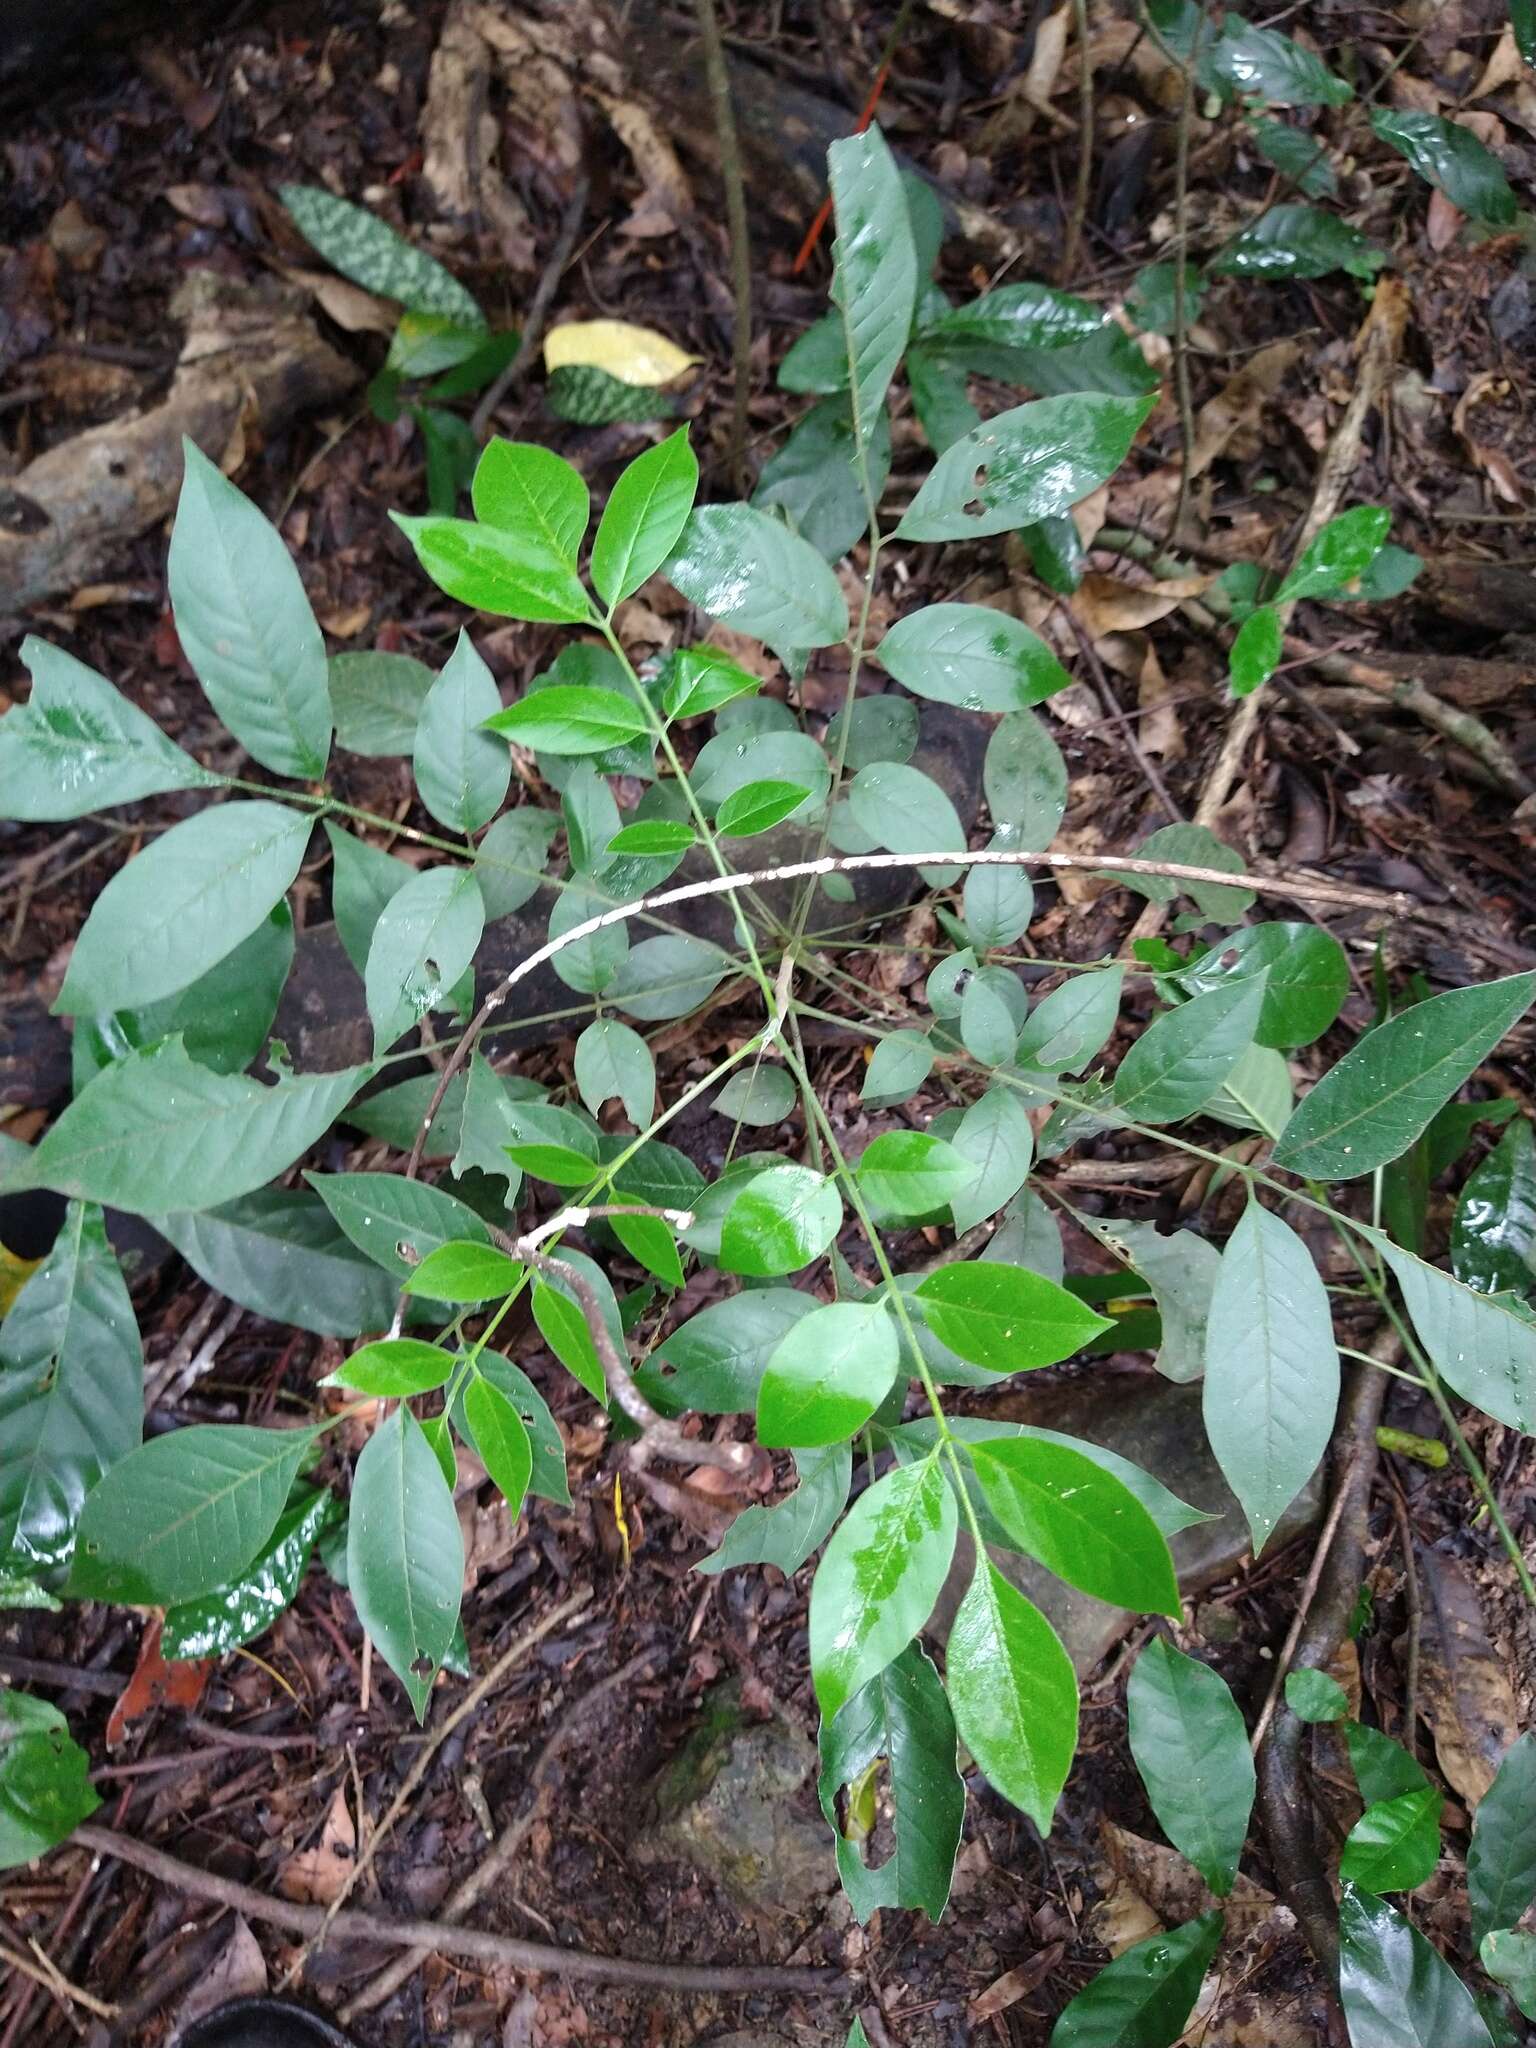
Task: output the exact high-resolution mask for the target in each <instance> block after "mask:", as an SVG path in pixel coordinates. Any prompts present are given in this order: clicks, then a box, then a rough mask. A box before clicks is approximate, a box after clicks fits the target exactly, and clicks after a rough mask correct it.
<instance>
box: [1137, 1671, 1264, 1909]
mask: <svg viewBox="0 0 1536 2048" xmlns="http://www.w3.org/2000/svg"><path fill="white" fill-rule="evenodd" d="M1126 1706H1127V1711H1128V1713H1129V1716H1130V1743H1131V1755H1132V1756H1133V1757H1134V1758H1135V1760H1136V1768H1137V1770H1138V1771H1139V1772H1140V1773H1141V1780H1142V1783H1143V1784H1144V1785H1145V1786H1146V1788H1147V1797H1148V1799H1150V1800H1151V1802H1152V1811H1153V1812H1154V1813H1155V1814H1156V1815H1157V1818H1158V1821H1159V1824H1160V1825H1161V1827H1162V1830H1163V1833H1164V1834H1165V1835H1166V1836H1167V1837H1168V1839H1169V1841H1170V1842H1172V1843H1173V1845H1174V1847H1175V1848H1176V1849H1178V1850H1179V1852H1180V1853H1181V1854H1182V1855H1184V1856H1187V1857H1188V1858H1189V1860H1190V1862H1191V1863H1193V1864H1194V1866H1195V1868H1196V1869H1197V1870H1198V1871H1199V1873H1200V1875H1201V1876H1202V1877H1203V1878H1204V1879H1205V1881H1206V1883H1207V1884H1208V1885H1209V1886H1210V1888H1211V1890H1212V1891H1213V1892H1215V1894H1216V1895H1217V1897H1218V1898H1225V1897H1226V1895H1227V1894H1228V1892H1230V1891H1231V1889H1232V1887H1233V1885H1234V1884H1235V1882H1236V1881H1237V1866H1238V1860H1239V1858H1240V1857H1241V1856H1242V1853H1243V1842H1244V1839H1245V1837H1246V1836H1247V1833H1248V1816H1249V1814H1250V1813H1251V1812H1252V1810H1253V1795H1254V1784H1255V1779H1254V1769H1253V1758H1252V1757H1251V1756H1250V1755H1249V1752H1248V1731H1247V1729H1246V1728H1245V1727H1244V1725H1243V1717H1242V1715H1241V1713H1239V1711H1238V1707H1237V1702H1236V1701H1235V1700H1234V1699H1233V1697H1232V1694H1231V1692H1230V1691H1229V1689H1228V1687H1227V1682H1226V1680H1225V1679H1224V1678H1223V1677H1222V1676H1221V1674H1220V1673H1219V1672H1216V1671H1213V1670H1212V1669H1211V1667H1210V1666H1209V1665H1208V1664H1202V1663H1201V1662H1200V1661H1199V1660H1198V1658H1195V1657H1186V1656H1185V1655H1184V1653H1183V1652H1182V1651H1181V1650H1176V1649H1175V1648H1174V1647H1173V1645H1172V1643H1170V1642H1169V1641H1168V1640H1167V1639H1166V1638H1165V1637H1163V1636H1154V1637H1153V1639H1152V1641H1151V1642H1150V1643H1148V1645H1147V1647H1146V1648H1145V1649H1144V1650H1143V1651H1142V1653H1141V1655H1140V1656H1139V1657H1138V1658H1137V1659H1136V1665H1135V1668H1134V1670H1133V1671H1132V1673H1131V1680H1130V1684H1129V1686H1128V1687H1127V1689H1126Z"/></svg>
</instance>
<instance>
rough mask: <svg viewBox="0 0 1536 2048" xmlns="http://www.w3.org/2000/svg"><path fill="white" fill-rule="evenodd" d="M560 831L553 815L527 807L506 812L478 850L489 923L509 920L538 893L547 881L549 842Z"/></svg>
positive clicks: (477, 870)
mask: <svg viewBox="0 0 1536 2048" xmlns="http://www.w3.org/2000/svg"><path fill="white" fill-rule="evenodd" d="M559 829H560V820H559V819H558V818H557V817H556V816H555V814H554V813H553V812H552V811H540V810H536V809H535V808H534V807H533V806H532V805H525V806H524V807H523V808H522V809H520V810H516V811H503V812H502V814H501V816H500V817H499V818H496V819H493V820H492V823H491V828H490V830H489V831H488V832H487V833H486V835H485V837H484V838H483V839H482V840H481V842H480V844H479V845H478V846H477V847H476V849H475V880H476V881H477V882H478V883H479V885H480V895H481V898H482V900H483V901H484V904H485V919H486V923H487V924H490V923H493V922H494V921H495V920H496V919H497V918H498V917H510V916H511V914H512V912H513V911H514V910H520V909H521V908H522V906H523V905H524V904H525V903H526V902H527V901H528V899H529V897H530V896H532V895H534V894H535V892H536V891H537V890H538V887H539V884H540V883H541V882H543V881H544V880H545V879H546V877H545V875H544V863H545V860H546V859H547V857H548V854H549V842H550V841H551V839H553V838H554V836H555V834H556V832H558V831H559Z"/></svg>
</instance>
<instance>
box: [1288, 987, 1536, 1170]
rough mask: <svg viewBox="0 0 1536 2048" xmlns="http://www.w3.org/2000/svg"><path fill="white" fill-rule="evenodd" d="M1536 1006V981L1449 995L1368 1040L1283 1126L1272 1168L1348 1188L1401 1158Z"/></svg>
mask: <svg viewBox="0 0 1536 2048" xmlns="http://www.w3.org/2000/svg"><path fill="white" fill-rule="evenodd" d="M1533 996H1536V974H1511V975H1507V976H1506V977H1505V978H1504V979H1503V980H1501V981H1488V982H1482V983H1480V984H1478V985H1476V986H1474V987H1472V988H1458V989H1449V990H1447V991H1446V993H1445V994H1444V995H1438V996H1432V997H1430V998H1429V1000H1428V1001H1427V1002H1422V1003H1415V1004H1414V1005H1413V1007H1412V1008H1411V1009H1408V1010H1403V1011H1401V1012H1400V1013H1399V1014H1398V1015H1397V1016H1396V1017H1393V1018H1392V1019H1391V1020H1390V1021H1389V1022H1388V1023H1385V1024H1382V1025H1379V1026H1378V1027H1377V1028H1376V1030H1374V1031H1372V1032H1369V1033H1368V1034H1367V1035H1366V1037H1364V1038H1363V1039H1361V1041H1360V1043H1359V1044H1358V1045H1356V1046H1355V1047H1354V1048H1353V1049H1352V1050H1351V1051H1350V1052H1348V1053H1346V1054H1345V1056H1344V1058H1343V1059H1342V1060H1340V1061H1339V1063H1338V1065H1337V1066H1336V1067H1334V1068H1332V1069H1331V1070H1330V1071H1329V1072H1328V1073H1327V1074H1325V1075H1324V1076H1323V1078H1322V1080H1321V1081H1319V1082H1318V1084H1317V1086H1316V1087H1315V1088H1314V1089H1313V1090H1312V1092H1311V1094H1310V1095H1308V1096H1307V1097H1306V1099H1305V1101H1304V1102H1303V1103H1302V1104H1301V1106H1300V1108H1299V1109H1298V1110H1297V1111H1296V1113H1295V1115H1294V1116H1293V1117H1292V1118H1291V1120H1290V1122H1289V1124H1288V1125H1287V1126H1286V1130H1285V1135H1284V1137H1283V1138H1282V1139H1281V1141H1280V1143H1279V1144H1278V1145H1277V1146H1276V1147H1275V1155H1274V1157H1275V1164H1276V1166H1283V1167H1285V1168H1287V1169H1288V1170H1289V1171H1290V1172H1292V1173H1299V1174H1303V1175H1305V1176H1306V1177H1307V1178H1308V1179H1311V1180H1356V1179H1358V1178H1359V1177H1360V1175H1361V1174H1366V1173H1371V1172H1373V1171H1374V1170H1375V1168H1376V1167H1378V1166H1385V1165H1386V1164H1387V1162H1388V1161H1389V1160H1391V1159H1396V1158H1397V1157H1398V1156H1399V1155H1400V1154H1401V1153H1403V1152H1406V1151H1407V1149H1408V1147H1409V1146H1410V1145H1411V1144H1412V1143H1413V1141H1414V1140H1415V1138H1417V1137H1418V1136H1419V1134H1420V1133H1421V1132H1422V1131H1423V1130H1424V1128H1425V1127H1426V1125H1427V1124H1428V1123H1429V1120H1430V1118H1431V1117H1432V1116H1433V1115H1434V1114H1435V1112H1436V1110H1437V1109H1439V1108H1440V1107H1441V1105H1442V1104H1444V1103H1445V1102H1447V1101H1449V1099H1450V1097H1451V1096H1452V1095H1454V1094H1455V1093H1456V1090H1457V1089H1458V1088H1460V1087H1461V1085H1462V1083H1463V1082H1464V1081H1466V1080H1467V1079H1469V1077H1470V1076H1471V1075H1472V1074H1473V1073H1474V1072H1475V1071H1476V1070H1477V1068H1478V1067H1479V1066H1481V1065H1482V1063H1483V1061H1484V1060H1485V1059H1486V1058H1487V1056H1488V1054H1489V1053H1490V1052H1492V1050H1493V1048H1494V1047H1495V1046H1496V1045H1497V1044H1498V1042H1499V1040H1500V1039H1501V1038H1502V1037H1503V1036H1504V1034H1505V1032H1506V1031H1508V1030H1509V1028H1510V1027H1511V1025H1513V1024H1514V1023H1515V1022H1516V1021H1517V1020H1518V1019H1519V1018H1520V1017H1522V1016H1523V1015H1524V1014H1525V1012H1526V1010H1527V1009H1529V1007H1530V1004H1531V1000H1532V997H1533Z"/></svg>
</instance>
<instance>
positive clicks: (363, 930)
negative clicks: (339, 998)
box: [325, 818, 416, 974]
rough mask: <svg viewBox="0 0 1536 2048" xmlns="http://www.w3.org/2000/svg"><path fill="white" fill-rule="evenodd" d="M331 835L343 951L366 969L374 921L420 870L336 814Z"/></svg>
mask: <svg viewBox="0 0 1536 2048" xmlns="http://www.w3.org/2000/svg"><path fill="white" fill-rule="evenodd" d="M325 836H326V838H327V839H328V840H329V841H330V842H331V914H332V916H333V917H334V918H335V920H336V934H337V937H338V938H339V939H340V940H341V945H342V951H343V952H344V953H345V954H346V956H347V958H348V959H349V960H350V961H351V962H352V965H353V966H354V967H355V968H356V969H357V971H358V973H359V974H362V973H364V972H365V970H366V968H367V965H368V949H369V947H370V946H371V945H372V944H373V933H374V927H375V926H376V925H377V924H378V921H379V919H380V917H381V916H382V915H383V913H384V909H385V906H386V904H388V903H390V902H391V901H392V900H393V898H394V897H396V896H398V895H399V893H400V891H401V890H402V889H403V888H404V887H405V885H406V883H407V882H408V881H410V879H411V877H412V876H413V875H414V874H415V873H416V870H415V869H414V868H413V867H411V866H410V865H409V863H408V862H406V861H403V860H397V859H396V857H395V856H394V854H392V853H384V852H382V851H381V850H380V848H378V847H377V846H370V845H369V844H368V842H367V841H366V840H365V839H356V838H354V837H353V836H352V834H351V833H350V832H344V831H343V830H342V828H341V826H339V825H338V824H336V823H335V822H334V821H333V820H332V819H330V818H327V819H326V820H325Z"/></svg>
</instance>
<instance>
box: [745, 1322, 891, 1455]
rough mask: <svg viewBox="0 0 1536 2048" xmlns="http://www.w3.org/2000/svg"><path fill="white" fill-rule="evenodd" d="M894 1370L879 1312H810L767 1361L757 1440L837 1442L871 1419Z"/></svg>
mask: <svg viewBox="0 0 1536 2048" xmlns="http://www.w3.org/2000/svg"><path fill="white" fill-rule="evenodd" d="M900 1363H901V1340H900V1338H899V1336H898V1334H897V1330H896V1324H895V1322H894V1321H893V1319H892V1317H891V1316H890V1315H889V1314H888V1313H887V1311H886V1310H885V1309H884V1308H883V1307H881V1306H880V1305H878V1304H870V1303H868V1302H852V1301H837V1302H831V1303H829V1304H828V1305H827V1306H826V1307H825V1308H815V1309H812V1311H811V1313H810V1314H809V1315H808V1316H804V1317H802V1318H801V1320H800V1321H799V1322H798V1323H796V1324H795V1326H794V1328H793V1329H792V1330H790V1331H789V1333H788V1334H787V1335H786V1336H785V1338H784V1339H783V1341H782V1342H781V1343H780V1345H779V1346H778V1349H777V1350H776V1351H775V1352H774V1353H773V1355H772V1357H771V1358H770V1359H769V1360H768V1367H767V1370H766V1371H765V1372H764V1374H763V1378H762V1382H761V1384H760V1386H759V1387H758V1390H757V1440H758V1442H759V1443H761V1444H765V1445H767V1446H768V1447H769V1448H770V1449H775V1448H785V1447H788V1446H790V1445H793V1446H795V1447H796V1448H800V1447H802V1446H806V1447H812V1448H814V1447H817V1446H820V1445H823V1444H833V1443H839V1442H841V1441H842V1440H843V1439H844V1438H846V1437H850V1436H852V1434H853V1433H854V1431H855V1430H857V1429H860V1428H862V1427H863V1425H864V1424H865V1423H866V1422H867V1421H868V1420H869V1418H870V1416H871V1415H873V1414H874V1412H875V1410H876V1409H877V1408H878V1407H879V1406H880V1403H881V1402H882V1401H883V1400H884V1399H885V1397H886V1395H887V1394H888V1393H889V1392H890V1390H891V1387H892V1385H893V1384H894V1382H895V1379H896V1372H897V1368H898V1366H899V1365H900Z"/></svg>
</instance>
